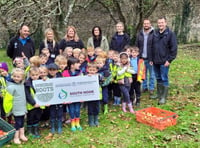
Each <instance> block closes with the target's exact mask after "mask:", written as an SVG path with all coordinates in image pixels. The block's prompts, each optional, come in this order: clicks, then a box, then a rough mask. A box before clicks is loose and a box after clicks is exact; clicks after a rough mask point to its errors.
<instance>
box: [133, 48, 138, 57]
mask: <svg viewBox="0 0 200 148" xmlns="http://www.w3.org/2000/svg"><path fill="white" fill-rule="evenodd" d="M138 55H139V52H137V51H134V50H133V51H132V57H133V58H136V57H137V56H138Z"/></svg>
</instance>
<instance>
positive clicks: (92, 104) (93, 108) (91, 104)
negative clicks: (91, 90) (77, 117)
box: [87, 100, 100, 116]
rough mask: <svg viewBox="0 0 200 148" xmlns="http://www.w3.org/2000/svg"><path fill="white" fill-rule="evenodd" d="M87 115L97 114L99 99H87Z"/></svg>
mask: <svg viewBox="0 0 200 148" xmlns="http://www.w3.org/2000/svg"><path fill="white" fill-rule="evenodd" d="M87 105H88V115H94V116H96V115H98V114H99V110H100V100H96V101H88V102H87Z"/></svg>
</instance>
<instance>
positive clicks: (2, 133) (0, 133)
mask: <svg viewBox="0 0 200 148" xmlns="http://www.w3.org/2000/svg"><path fill="white" fill-rule="evenodd" d="M7 134H8V133H7V132H4V131H3V130H0V138H1V137H3V136H5V135H7Z"/></svg>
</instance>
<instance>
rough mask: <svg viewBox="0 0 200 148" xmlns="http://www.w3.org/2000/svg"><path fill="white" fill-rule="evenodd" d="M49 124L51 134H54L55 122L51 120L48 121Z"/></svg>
mask: <svg viewBox="0 0 200 148" xmlns="http://www.w3.org/2000/svg"><path fill="white" fill-rule="evenodd" d="M50 124H51V133H52V134H54V133H55V124H56V123H55V120H51V121H50Z"/></svg>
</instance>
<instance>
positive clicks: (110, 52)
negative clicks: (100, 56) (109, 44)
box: [108, 51, 114, 59]
mask: <svg viewBox="0 0 200 148" xmlns="http://www.w3.org/2000/svg"><path fill="white" fill-rule="evenodd" d="M113 56H114V55H113V52H112V51H109V52H108V58H109V59H113Z"/></svg>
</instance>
